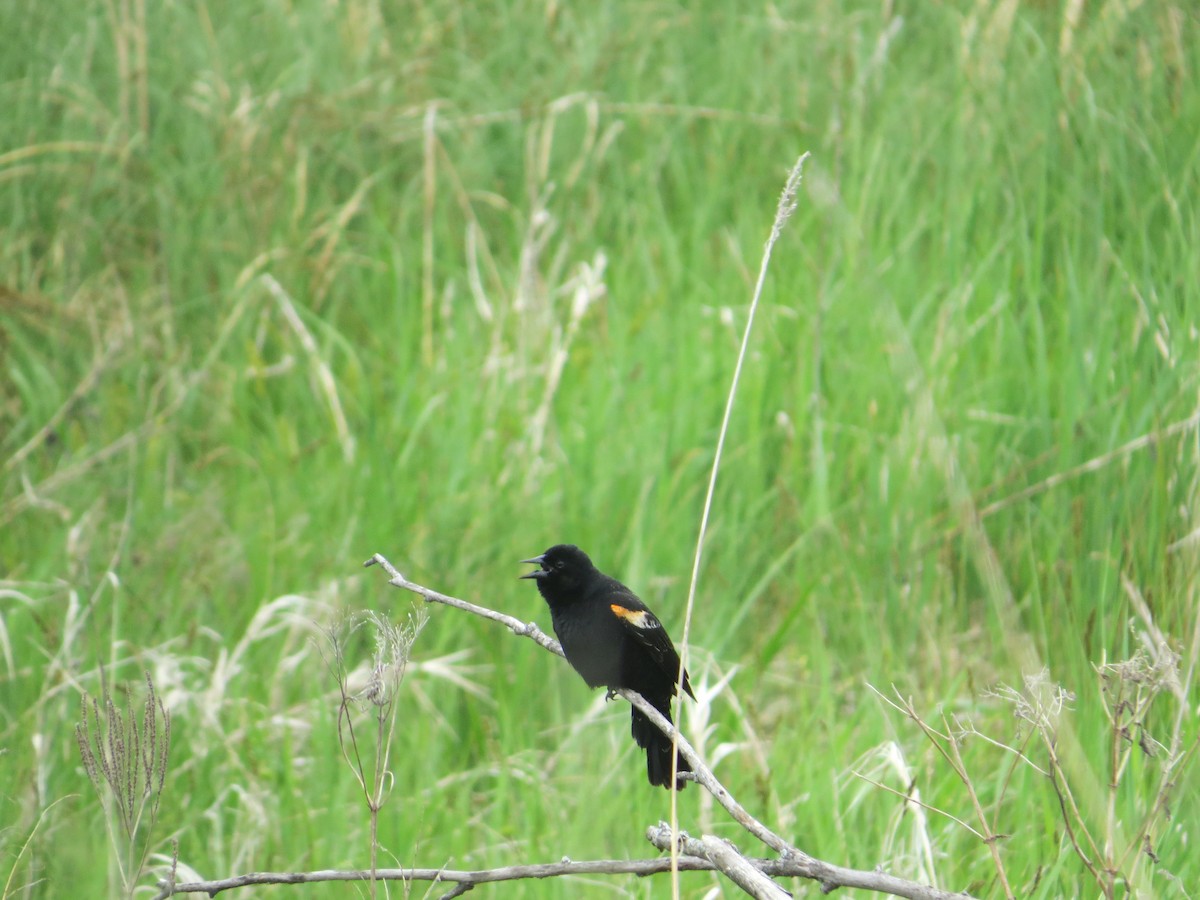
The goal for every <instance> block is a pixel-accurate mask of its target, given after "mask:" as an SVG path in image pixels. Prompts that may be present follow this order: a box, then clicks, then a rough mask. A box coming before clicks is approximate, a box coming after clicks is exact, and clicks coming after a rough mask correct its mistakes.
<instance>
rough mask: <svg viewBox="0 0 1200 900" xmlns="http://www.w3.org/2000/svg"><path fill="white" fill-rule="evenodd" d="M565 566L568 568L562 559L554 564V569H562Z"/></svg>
mask: <svg viewBox="0 0 1200 900" xmlns="http://www.w3.org/2000/svg"><path fill="white" fill-rule="evenodd" d="M564 566H566V562H564V561H563V560H561V559H560V560H558V561H557V562H555V563H554V568H556V569H561V568H563V567H564Z"/></svg>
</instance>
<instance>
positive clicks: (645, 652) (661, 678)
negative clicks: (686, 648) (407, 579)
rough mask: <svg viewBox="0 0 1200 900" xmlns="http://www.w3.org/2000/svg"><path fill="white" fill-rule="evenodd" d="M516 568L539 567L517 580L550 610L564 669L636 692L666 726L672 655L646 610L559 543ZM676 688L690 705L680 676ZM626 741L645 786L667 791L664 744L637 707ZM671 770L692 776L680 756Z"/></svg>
mask: <svg viewBox="0 0 1200 900" xmlns="http://www.w3.org/2000/svg"><path fill="white" fill-rule="evenodd" d="M521 562H527V563H533V564H535V565H537V566H539V568H537V569H535V570H534V571H532V572H529V573H528V574H525V575H522V576H521V577H522V578H533V579H535V580H536V581H537V587H538V591H539V592H540V593H541V595H542V597H544V598H545V600H546V603H547V604H549V606H550V618H551V620H552V621H553V623H554V633H555V634H556V635H558V641H559V643H560V644H562V648H563V653H564V654H566V657H567V662H569V663H570V664H571V665H572V666H573V667H574V669H575V671H576V672H578V673H579V674H580V675H582V676H583V680H584V681H586V682H587V683H588V687H606V688H608V689H609V690H610V691H613V690H617V689H620V688H628V689H630V690H634V691H637V692H638V693H639V694H641V695H642V696H643V697H645V698H646V700H648V701H649V702H650V705H651V706H653V707H654V708H655V709H657V710H658V711H659V712H660V713H662V714H663V715H664V716H666V717H667V721H668V722H670V721H672V719H671V698H672V697H673V696H674V695H675V685H676V683H677V681H678V679H679V667H680V662H679V654H678V653H677V652H676V651H675V645H674V644H672V643H671V638H670V637H669V636H668V635H667V630H666V629H665V628H663V626H662V623H661V622H659V621H658V619H657V618H655V616H654V613H652V612H650V610H649V609H648V608H647V607H646V604H645V603H643V602H642V601H641V600H639V599H638V597H637V595H636V594H635V593H634V592H633V591H631V590H630V589H629V588H627V587H625V585H623V584H621V582H619V581H617V580H616V579H615V578H609V577H608V576H607V575H605V574H604V573H603V572H601V571H600V570H599V569H597V568H596V567H595V566H594V565H592V561H591V560H590V559H589V558H588V555H587V554H586V553H584V552H583V551H582V550H580V549H579V548H578V547H576V546H575V545H573V544H558V545H556V546H554V547H551V548H550V549H549V550H547V551H546V552H545V553H543V554H542V555H541V556H535V557H534V558H533V559H523V560H521ZM683 689H684V691H686V692H687V695H688V696H689V697H691V698H692V699H693V700H695V699H696V695H695V694H693V693H692V686H691V684H689V682H688V677H687V673H686V672H685V673H684V675H683ZM633 739H634V740H635V741H637V744H638V746H639V747H642V748H644V749H645V751H646V774H647V775H649V777H650V783H651V784H653V785H662V786H663V787H666V788H669V787H670V781H671V740H670V738H668V737H667V736H666V735H665V734H663V733H662V732H661V731H659V730H658V729H657V728H655V727H654V724H653V723H652V722H651V721H650V720H649V719H648V718H646V716H645V715H644V714H643V713H641V712H639V711H638V710H637V709H636V708H634V710H633ZM676 771H678V772H690V771H691V768H690V767H689V766H688V764H687V762H686V761H685V760H684V759H683V757H680V758H679V761H678V764H677V768H676ZM684 784H685V782H684V781H683V779H682V778H680V779H677V780H676V782H675V790H677V791H678V790H682V789H683V787H684Z"/></svg>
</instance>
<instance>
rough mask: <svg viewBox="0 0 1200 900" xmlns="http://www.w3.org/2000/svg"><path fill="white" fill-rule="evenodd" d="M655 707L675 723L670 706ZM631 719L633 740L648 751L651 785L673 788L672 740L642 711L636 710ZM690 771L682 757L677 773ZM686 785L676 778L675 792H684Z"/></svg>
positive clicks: (647, 762) (677, 765) (648, 772)
mask: <svg viewBox="0 0 1200 900" xmlns="http://www.w3.org/2000/svg"><path fill="white" fill-rule="evenodd" d="M654 707H655V708H656V709H658V711H659V712H661V713H662V714H663V715H664V716H666V717H667V721H668V722H672V721H673V720H672V719H671V712H670V705H669V704H663V706H662V707H660V706H659V705H658V704H657V703H655V704H654ZM663 707H665V708H663ZM631 718H632V725H633V727H632V731H633V739H634V740H635V741H637V745H638V746H639V747H641V748H643V749H644V750H645V751H646V775H647V776H648V777H649V778H650V783H651V784H652V785H654V786H655V787H665V788H669V787H670V786H671V739H670V738H669V737H667V736H666V735H665V734H663V733H662V732H661V731H659V730H658V728H657V727H655V725H654V723H653V722H651V721H650V720H649V719H648V718H646V716H645V715H644V714H643V713H642V712H641V711H640V710H637V709H634V710H633V713H632V717H631ZM690 771H692V768H691V766H689V765H688V764H687V760H685V759H684V758H683V757H682V756H680V757H679V761H678V763H677V764H676V772H677V773H678V772H690ZM686 784H687V782H686V781H684V780H683V779H682V778H676V780H675V790H677V791H681V790H683V788H684V786H685V785H686Z"/></svg>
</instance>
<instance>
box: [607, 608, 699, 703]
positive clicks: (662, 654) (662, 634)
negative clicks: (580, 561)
mask: <svg viewBox="0 0 1200 900" xmlns="http://www.w3.org/2000/svg"><path fill="white" fill-rule="evenodd" d="M609 609H611V610H612V612H613V615H615V616H616V617H617V620H618V621H619V622H620V623H621V624H622V625H623V626H624V627H625V630H626V631H628V632H629V633H630V634H631V635H633V636H634V637H635V638H636V639H637V641H638V643H639V644H641V645H642V646H643V647H645V648H646V650H648V651H649V653H650V656H651V657H652V658H653V659H654V661H655V662H656V663H658V667H659V668H660V669H662V670H663V672H664V673H665V674H666V675H667V677H668V678H670V679H671V681H672V683H674V682H675V680H676V679H678V678H679V653H678V652H676V650H675V645H674V644H673V643H671V637H670V635H668V634H667V629H665V628H663V624H662V622H660V621H658V618H657V617H656V616H655V615H654V613H652V612H650V610H648V609H647V608H646V605H645V604H644V603H642V602H641V601H640V600H638V599H637V598H636V597H634V596H632V595H624V596H622V595H620V594H618V595H614V596H613V597H611V598H610V602H609ZM683 689H684V691H686V692H687V695H688V696H689V697H691V698H692V699H693V700H694V699H695V695H694V694H693V693H692V686H691V684H690V683H689V682H688V677H687V674H686V673H684V676H683Z"/></svg>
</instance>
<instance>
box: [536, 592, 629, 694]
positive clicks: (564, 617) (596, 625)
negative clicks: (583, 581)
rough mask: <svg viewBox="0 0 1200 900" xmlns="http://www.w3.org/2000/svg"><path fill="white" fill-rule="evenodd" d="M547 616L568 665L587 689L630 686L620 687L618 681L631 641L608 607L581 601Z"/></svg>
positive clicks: (594, 602)
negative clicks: (549, 616) (584, 683)
mask: <svg viewBox="0 0 1200 900" xmlns="http://www.w3.org/2000/svg"><path fill="white" fill-rule="evenodd" d="M550 612H551V621H552V623H553V625H554V633H555V635H557V636H558V642H559V643H560V644H562V648H563V653H564V654H565V655H566V657H567V662H569V663H570V664H571V666H572V667H573V668H574V669H575V671H576V672H578V673H579V674H580V675H581V676H582V677H583V680H584V681H586V682H587V684H588V687H614V688H619V687H629V686H630V685H627V684H623V683H622V682H623V679H622V677H621V673H622V671H623V668H624V660H625V658H626V656H627V655H628V653H629V646H628V645H629V643H630V638H629V637H628V636H627V635H626V634H625V633H624V629H623V628H622V627H621V623H620V622H619V621H618V620H617V618H616V617H615V616H614V615H613V614H612V612H611V610H610V609H609V608H608V606H607V605H605V604H604V603H603V602H602V601H600V600H594V601H588V600H580V601H578V602H576V603H574V604H571V605H570V606H568V607H561V608H552V609H551V611H550Z"/></svg>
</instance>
